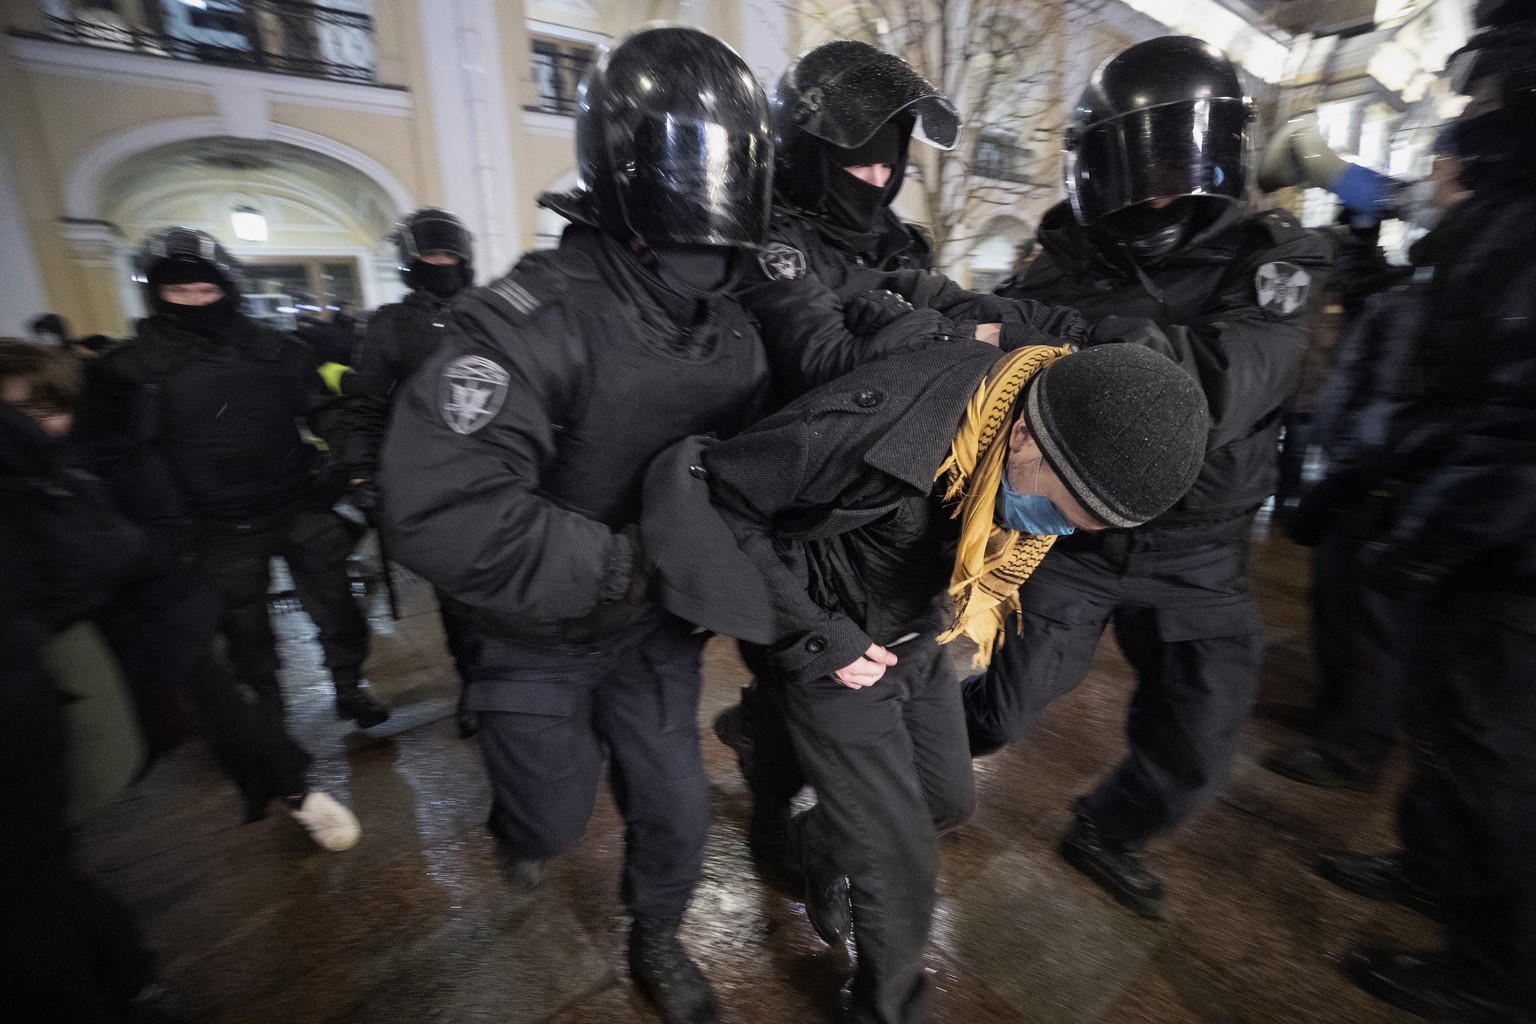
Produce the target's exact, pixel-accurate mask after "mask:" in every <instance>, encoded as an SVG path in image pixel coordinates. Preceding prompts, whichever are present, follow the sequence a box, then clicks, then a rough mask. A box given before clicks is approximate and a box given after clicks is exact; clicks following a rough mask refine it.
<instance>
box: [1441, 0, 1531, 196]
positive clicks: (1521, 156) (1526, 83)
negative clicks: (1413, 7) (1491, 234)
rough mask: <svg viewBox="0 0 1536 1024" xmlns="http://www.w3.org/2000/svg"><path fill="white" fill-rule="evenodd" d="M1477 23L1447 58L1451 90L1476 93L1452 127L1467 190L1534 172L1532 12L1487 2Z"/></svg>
mask: <svg viewBox="0 0 1536 1024" xmlns="http://www.w3.org/2000/svg"><path fill="white" fill-rule="evenodd" d="M1517 9H1518V12H1517ZM1477 21H1478V26H1479V29H1480V30H1479V31H1478V32H1477V33H1476V34H1475V35H1474V36H1473V37H1472V38H1471V39H1470V40H1469V41H1468V42H1467V45H1465V46H1463V47H1462V48H1461V49H1460V50H1457V51H1456V52H1455V53H1453V54H1451V57H1450V59H1449V60H1448V61H1447V62H1446V69H1447V71H1448V72H1449V74H1450V76H1451V86H1452V88H1454V89H1455V90H1456V91H1457V92H1460V93H1463V94H1466V95H1469V96H1473V97H1474V98H1473V100H1472V102H1471V103H1469V104H1468V105H1467V109H1466V110H1465V111H1464V112H1463V114H1462V115H1461V116H1460V117H1458V118H1457V119H1456V120H1455V121H1454V122H1452V124H1451V129H1450V131H1451V140H1452V146H1453V148H1454V149H1455V152H1456V155H1457V156H1459V157H1460V158H1461V161H1462V175H1461V176H1462V181H1463V183H1465V184H1466V185H1467V186H1468V187H1469V188H1477V187H1479V186H1480V185H1482V184H1484V183H1487V182H1491V181H1493V180H1497V179H1499V178H1501V177H1503V178H1508V179H1511V180H1515V179H1525V178H1529V177H1531V176H1532V173H1533V172H1536V11H1533V10H1532V9H1531V8H1530V6H1529V5H1528V4H1514V3H1509V4H1502V5H1501V4H1497V3H1487V2H1486V0H1485V2H1484V3H1480V4H1479V5H1478V8H1477Z"/></svg>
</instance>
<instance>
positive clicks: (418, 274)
mask: <svg viewBox="0 0 1536 1024" xmlns="http://www.w3.org/2000/svg"><path fill="white" fill-rule="evenodd" d="M411 284H412V285H413V286H415V287H417V288H423V289H425V290H427V291H429V292H431V293H432V294H433V295H436V296H437V297H438V298H440V299H451V298H453V297H454V296H455V295H457V294H458V293H459V292H461V291H462V290H463V289H464V265H463V264H462V263H448V264H439V263H427V262H425V261H424V260H419V261H417V262H416V263H414V264H412V266H411Z"/></svg>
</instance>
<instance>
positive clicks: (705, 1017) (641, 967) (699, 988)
mask: <svg viewBox="0 0 1536 1024" xmlns="http://www.w3.org/2000/svg"><path fill="white" fill-rule="evenodd" d="M678 924H679V922H678V921H658V920H654V919H649V918H641V917H637V918H635V923H634V924H633V925H632V926H630V930H629V977H630V979H631V980H632V981H634V983H635V988H637V989H639V990H640V994H641V995H642V996H644V997H645V998H646V999H647V1000H648V1001H649V1002H650V1003H651V1005H653V1006H655V1007H656V1009H657V1010H658V1011H660V1013H661V1019H662V1020H664V1021H666V1022H667V1024H717V1022H718V1021H719V1020H720V1004H719V1002H718V1001H716V999H715V990H714V989H713V988H712V987H711V986H710V984H709V979H708V978H706V977H704V972H703V971H701V970H699V965H698V964H696V963H694V962H693V961H692V960H690V959H689V958H688V952H687V950H685V949H683V944H682V943H681V942H679V941H678V939H677V926H678Z"/></svg>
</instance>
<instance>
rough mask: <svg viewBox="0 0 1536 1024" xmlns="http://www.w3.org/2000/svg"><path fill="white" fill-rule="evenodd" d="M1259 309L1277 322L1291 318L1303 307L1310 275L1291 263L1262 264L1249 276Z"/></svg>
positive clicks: (1305, 302)
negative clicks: (1255, 272) (1256, 293)
mask: <svg viewBox="0 0 1536 1024" xmlns="http://www.w3.org/2000/svg"><path fill="white" fill-rule="evenodd" d="M1253 284H1254V287H1255V289H1257V291H1258V293H1259V308H1260V309H1262V310H1263V311H1264V312H1266V313H1268V314H1269V315H1270V316H1272V317H1275V318H1277V319H1282V318H1285V317H1290V316H1295V315H1296V313H1297V312H1299V311H1300V310H1301V308H1302V307H1303V306H1305V305H1306V304H1307V293H1308V292H1310V291H1311V290H1312V275H1311V274H1309V273H1307V272H1306V271H1305V270H1302V269H1301V268H1300V267H1298V266H1297V265H1296V264H1294V263H1285V262H1276V263H1266V264H1264V265H1263V266H1262V267H1260V268H1259V271H1258V273H1257V274H1255V275H1254V276H1253Z"/></svg>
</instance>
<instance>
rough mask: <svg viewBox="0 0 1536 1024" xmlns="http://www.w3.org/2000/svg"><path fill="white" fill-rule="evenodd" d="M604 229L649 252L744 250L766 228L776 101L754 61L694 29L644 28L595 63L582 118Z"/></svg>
mask: <svg viewBox="0 0 1536 1024" xmlns="http://www.w3.org/2000/svg"><path fill="white" fill-rule="evenodd" d="M576 159H577V165H578V175H579V178H580V182H581V188H582V189H583V190H584V191H586V192H589V193H590V194H591V203H590V209H591V214H592V216H593V218H594V219H595V221H596V223H597V226H598V227H600V228H602V229H603V230H604V231H606V232H607V233H608V234H610V235H612V236H614V237H615V238H619V239H622V240H624V241H626V242H628V241H631V240H633V239H635V238H636V237H637V236H638V238H639V239H640V240H641V242H643V244H644V245H645V246H646V247H656V246H668V245H670V246H747V247H755V246H757V245H758V243H759V242H761V241H762V238H763V235H764V233H765V232H766V231H767V227H768V210H769V202H770V182H771V178H772V170H773V138H772V133H771V131H770V129H769V125H768V100H767V97H766V96H765V95H764V94H763V89H762V86H760V85H759V84H758V83H757V79H756V78H754V77H753V75H752V70H751V69H750V68H748V67H747V65H746V62H745V61H743V60H742V59H741V57H740V56H738V55H737V54H736V51H734V50H732V49H731V48H730V47H729V46H727V45H726V44H725V43H722V42H721V41H720V40H718V39H716V38H715V37H713V36H711V35H709V34H708V33H705V32H701V31H699V30H698V29H695V28H687V27H684V26H673V25H662V26H649V27H642V28H640V29H637V30H635V31H634V32H632V33H630V34H629V35H628V36H626V37H624V38H623V39H621V40H620V41H619V42H618V43H617V45H615V46H614V47H613V48H612V49H611V50H606V51H604V52H603V53H602V54H601V55H599V57H598V58H597V60H596V62H595V63H594V64H593V66H592V68H591V70H590V71H589V72H588V73H587V76H586V77H585V78H584V79H583V81H582V83H581V88H580V90H579V106H578V109H577V113H576Z"/></svg>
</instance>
